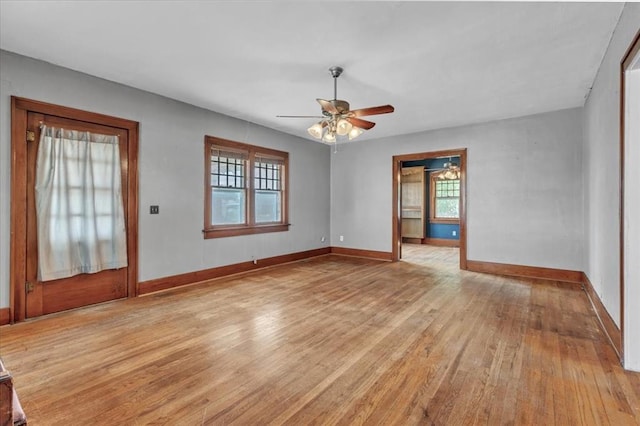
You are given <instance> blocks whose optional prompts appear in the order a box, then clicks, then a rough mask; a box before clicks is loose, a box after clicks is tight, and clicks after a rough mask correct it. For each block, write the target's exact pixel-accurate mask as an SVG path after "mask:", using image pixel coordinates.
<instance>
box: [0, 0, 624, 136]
mask: <svg viewBox="0 0 640 426" xmlns="http://www.w3.org/2000/svg"><path fill="white" fill-rule="evenodd" d="M623 5H624V4H623V3H512V2H498V3H484V2H446V3H444V2H391V1H389V2H360V1H353V2H329V1H298V2H283V1H271V2H264V1H260V2H259V1H241V2H231V1H224V2H213V1H183V2H180V1H129V2H123V1H68V2H62V1H30V2H27V1H6V0H3V1H0V47H1V48H2V49H5V50H8V51H12V52H16V53H20V54H23V55H26V56H30V57H34V58H38V59H42V60H44V61H47V62H51V63H54V64H58V65H61V66H64V67H68V68H71V69H74V70H78V71H82V72H85V73H88V74H92V75H95V76H99V77H102V78H105V79H107V80H112V81H116V82H119V83H122V84H126V85H129V86H133V87H137V88H140V89H143V90H147V91H150V92H153V93H158V94H161V95H164V96H167V97H170V98H173V99H178V100H181V101H184V102H187V103H190V104H193V105H197V106H200V107H203V108H207V109H210V110H213V111H218V112H221V113H223V114H227V115H230V116H234V117H238V118H241V119H244V120H248V121H251V122H255V123H259V124H262V125H264V126H267V127H270V128H273V129H277V130H280V131H283V132H287V133H291V134H294V135H297V136H301V137H305V138H310V137H309V135H308V134H307V133H306V128H307V127H308V126H309V125H311V124H312V123H313V122H314V120H313V119H285V118H276V115H278V114H285V115H288V114H296V115H297V114H300V115H317V114H319V112H320V107H319V105H318V104H317V103H316V101H315V98H325V99H331V98H332V97H333V82H332V79H331V76H330V74H329V72H328V68H329V67H330V66H333V65H340V66H342V67H344V68H345V71H344V73H343V75H342V76H341V77H340V79H339V81H338V97H339V98H341V99H345V100H347V101H349V102H350V103H351V107H352V109H354V108H362V107H368V106H375V105H380V104H387V103H389V104H392V105H394V106H395V108H396V112H395V113H394V114H388V115H380V116H371V117H370V119H371V120H372V121H375V122H376V123H377V126H376V127H375V128H373V129H372V130H370V131H368V132H366V133H365V135H363V136H361V137H360V139H367V138H379V137H385V136H391V135H399V134H404V133H413V132H418V131H421V130H427V129H434V128H441V127H449V126H456V125H462V124H467V123H475V122H483V121H488V120H494V119H501V118H507V117H515V116H522V115H528V114H535V113H539V112H545V111H552V110H558V109H563V108H571V107H577V106H581V105H583V104H584V100H585V97H586V96H587V94H588V91H589V88H590V86H591V84H592V82H593V80H594V78H595V74H596V72H597V70H598V67H599V65H600V61H601V60H602V57H603V55H604V52H605V50H606V47H607V45H608V42H609V39H610V37H611V34H612V32H613V30H614V28H615V25H616V23H617V20H618V18H619V16H620V13H621V11H622V8H623Z"/></svg>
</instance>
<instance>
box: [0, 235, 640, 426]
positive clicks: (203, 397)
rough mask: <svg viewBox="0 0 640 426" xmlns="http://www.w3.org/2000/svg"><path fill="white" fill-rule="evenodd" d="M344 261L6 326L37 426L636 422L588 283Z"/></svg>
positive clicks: (424, 253) (639, 384)
mask: <svg viewBox="0 0 640 426" xmlns="http://www.w3.org/2000/svg"><path fill="white" fill-rule="evenodd" d="M404 255H405V259H404V260H403V261H401V262H397V263H388V262H378V261H372V260H366V259H359V258H353V257H344V256H336V255H327V256H322V257H318V258H314V259H310V260H306V261H301V262H297V263H291V264H287V265H283V266H277V267H273V268H269V269H265V270H262V271H257V272H252V273H248V274H244V275H241V276H236V277H230V278H225V279H219V280H216V281H211V282H209V283H204V284H198V285H194V286H190V287H188V288H182V289H179V290H174V291H168V292H164V293H156V294H152V295H149V296H145V297H140V298H137V299H131V300H126V301H119V302H112V303H108V304H103V305H99V306H94V307H90V308H85V309H80V310H76V311H72V312H66V313H62V314H56V315H53V316H50V317H46V318H42V319H39V320H35V321H28V322H25V323H21V324H18V325H13V326H5V327H2V328H0V354H1V355H2V357H3V359H4V361H5V364H6V365H7V367H8V368H9V369H10V370H11V372H12V373H13V374H14V376H15V384H16V388H17V390H18V392H19V395H20V399H21V402H22V403H23V406H24V409H25V411H26V413H27V415H28V417H29V420H30V422H29V424H30V425H31V426H38V425H103V424H104V425H137V424H140V425H142V424H156V425H157V424H167V425H199V424H246V425H260V424H274V425H275V424H290V425H307V424H381V425H393V424H397V425H409V424H421V425H422V424H424V425H459V424H488V425H510V424H511V425H514V424H515V425H553V424H557V425H580V424H583V425H599V424H604V425H606V424H610V425H633V424H638V423H640V375H639V374H634V373H629V372H624V371H623V370H622V368H621V367H620V365H619V363H618V362H617V360H616V356H615V354H614V352H613V350H612V349H611V347H610V346H609V345H608V344H607V342H606V340H605V337H604V335H603V334H602V332H601V331H600V329H599V328H598V324H597V319H596V317H595V315H594V313H593V312H592V310H591V308H590V305H589V304H588V301H587V298H586V296H585V294H584V293H583V292H582V291H581V290H580V289H578V288H576V287H575V286H574V285H569V284H562V283H557V282H543V281H536V280H528V279H512V278H505V277H496V276H490V275H483V274H477V273H470V272H463V271H459V270H458V269H457V256H458V251H457V249H455V248H431V247H427V246H411V245H405V247H404Z"/></svg>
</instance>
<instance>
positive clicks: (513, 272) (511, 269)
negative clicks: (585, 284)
mask: <svg viewBox="0 0 640 426" xmlns="http://www.w3.org/2000/svg"><path fill="white" fill-rule="evenodd" d="M467 268H468V270H469V271H473V272H482V273H485V274H494V275H508V276H514V277H526V278H537V279H543V280H553V281H563V282H569V283H576V284H582V275H583V272H582V271H571V270H568V269H555V268H543V267H539V266H524V265H512V264H508V263H495V262H482V261H479V260H468V261H467Z"/></svg>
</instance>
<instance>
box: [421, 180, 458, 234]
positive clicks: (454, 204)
mask: <svg viewBox="0 0 640 426" xmlns="http://www.w3.org/2000/svg"><path fill="white" fill-rule="evenodd" d="M429 188H430V192H431V197H430V199H431V202H430V206H429V207H430V208H429V218H430V221H431V222H435V223H438V222H440V223H458V222H459V221H460V179H439V178H438V173H433V174H432V175H431V185H430V186H429Z"/></svg>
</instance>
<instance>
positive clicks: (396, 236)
mask: <svg viewBox="0 0 640 426" xmlns="http://www.w3.org/2000/svg"><path fill="white" fill-rule="evenodd" d="M440 157H459V158H460V239H459V246H460V269H463V270H464V269H468V265H467V149H466V148H461V149H449V150H443V151H432V152H421V153H415V154H404V155H394V156H393V158H392V167H391V182H392V184H391V187H392V196H391V202H392V212H393V213H392V215H391V233H392V237H391V238H392V245H391V260H392V261H394V262H395V261H397V260H399V259H400V256H401V250H402V238H401V235H402V223H401V217H402V216H401V213H400V202H399V201H400V195H401V194H400V182H401V177H400V171H401V168H402V167H401V163H402V162H403V161H415V160H424V159H429V158H440Z"/></svg>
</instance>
